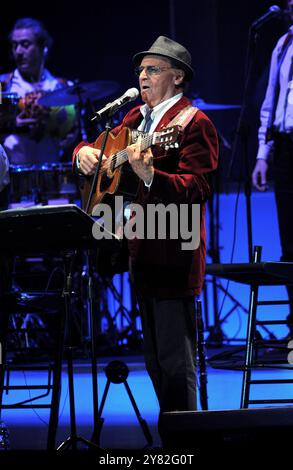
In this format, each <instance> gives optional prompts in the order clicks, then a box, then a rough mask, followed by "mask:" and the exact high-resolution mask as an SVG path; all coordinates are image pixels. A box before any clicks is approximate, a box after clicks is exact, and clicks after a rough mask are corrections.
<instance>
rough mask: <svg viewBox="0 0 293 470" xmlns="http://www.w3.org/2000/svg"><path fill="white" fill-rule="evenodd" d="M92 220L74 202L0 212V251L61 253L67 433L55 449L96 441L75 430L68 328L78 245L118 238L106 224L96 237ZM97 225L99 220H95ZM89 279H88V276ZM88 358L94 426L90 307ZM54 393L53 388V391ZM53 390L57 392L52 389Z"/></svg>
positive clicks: (85, 246) (115, 242) (115, 243)
mask: <svg viewBox="0 0 293 470" xmlns="http://www.w3.org/2000/svg"><path fill="white" fill-rule="evenodd" d="M94 224H99V222H97V221H95V219H94V218H92V217H91V216H89V215H87V214H86V213H85V212H84V211H82V210H81V209H80V208H79V207H78V206H76V205H75V204H66V205H60V206H40V207H38V206H37V207H33V208H27V209H10V210H7V211H3V212H0V233H1V242H2V243H1V246H0V251H1V250H2V251H5V253H10V254H12V255H15V254H16V253H17V254H31V253H36V252H40V251H41V252H46V253H48V252H49V253H50V252H51V253H56V251H58V252H60V251H61V252H62V253H63V256H64V269H65V276H64V289H63V294H62V295H63V298H64V312H65V321H64V328H65V330H64V331H65V332H66V339H67V342H68V344H67V367H68V387H69V404H70V436H69V437H68V438H67V439H66V440H65V441H64V442H62V443H61V445H60V446H59V447H58V448H57V450H65V449H67V448H70V447H71V448H72V450H77V443H78V442H82V443H83V444H85V445H87V446H89V447H91V448H93V449H96V450H98V449H99V448H100V447H99V442H93V441H89V440H87V439H85V438H83V437H81V436H78V435H77V432H76V417H75V402H74V381H73V359H72V343H71V341H72V332H71V315H70V306H71V302H70V300H71V280H72V270H73V263H74V256H75V253H76V251H77V250H79V249H90V248H93V247H97V246H99V247H101V245H103V246H106V245H107V249H108V248H109V244H112V245H113V248H114V247H115V248H117V246H118V245H119V243H120V242H119V239H118V238H117V237H116V236H115V235H114V234H113V233H111V232H109V231H108V230H107V229H106V228H104V229H103V230H104V232H105V235H107V239H105V238H104V239H102V240H96V239H95V238H94V237H93V234H92V229H93V226H94ZM99 225H100V226H101V224H99ZM90 282H92V281H91V280H90ZM91 329H92V331H91V356H92V357H91V361H92V384H93V409H94V426H96V423H97V422H98V420H99V415H98V385H97V364H96V328H95V319H94V315H93V311H91ZM61 367H62V354H61V355H60V356H59V357H58V366H57V374H60V377H61ZM53 393H54V392H53ZM55 393H59V392H58V390H55ZM53 419H54V420H55V421H54V424H55V426H56V427H57V425H58V410H54V418H53ZM48 440H49V444H48V447H49V448H51V450H52V449H54V447H55V435H54V436H51V438H50V436H49V438H48Z"/></svg>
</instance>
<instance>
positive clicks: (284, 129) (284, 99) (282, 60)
mask: <svg viewBox="0 0 293 470" xmlns="http://www.w3.org/2000/svg"><path fill="white" fill-rule="evenodd" d="M288 9H289V14H290V18H291V22H293V0H288ZM260 123H261V125H260V128H259V132H258V136H259V148H258V153H257V157H256V158H257V160H256V164H255V167H254V170H253V174H252V182H253V185H254V186H255V188H256V189H258V190H259V191H266V190H267V189H268V185H267V171H268V166H269V163H271V164H272V169H273V177H274V183H275V185H274V186H275V188H274V189H275V198H276V205H277V213H278V222H279V232H280V239H281V248H282V257H281V261H287V262H293V220H292V217H291V216H290V212H291V210H292V209H291V208H292V206H293V25H291V27H290V28H289V31H288V32H287V33H286V34H284V35H283V36H282V37H281V38H280V39H279V40H278V42H277V44H276V46H275V48H274V50H273V53H272V57H271V66H270V74H269V81H268V85H267V90H266V95H265V99H264V102H263V104H262V108H261V112H260ZM287 291H288V296H289V301H290V314H289V315H288V317H287V322H288V327H289V337H290V338H293V287H292V286H287Z"/></svg>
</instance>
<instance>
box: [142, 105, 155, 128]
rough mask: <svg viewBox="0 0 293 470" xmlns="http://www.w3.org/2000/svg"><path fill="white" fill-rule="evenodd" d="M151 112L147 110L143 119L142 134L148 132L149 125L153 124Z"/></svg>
mask: <svg viewBox="0 0 293 470" xmlns="http://www.w3.org/2000/svg"><path fill="white" fill-rule="evenodd" d="M152 112H153V110H152V109H149V110H148V111H147V113H146V115H145V117H144V126H143V130H142V132H149V130H150V128H151V125H152V123H153V119H152V118H151V114H152Z"/></svg>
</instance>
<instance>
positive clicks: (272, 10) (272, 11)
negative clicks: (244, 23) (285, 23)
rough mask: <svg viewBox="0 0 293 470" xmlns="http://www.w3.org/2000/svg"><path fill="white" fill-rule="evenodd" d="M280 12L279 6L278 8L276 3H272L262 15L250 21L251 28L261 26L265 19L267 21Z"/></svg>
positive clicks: (254, 28)
mask: <svg viewBox="0 0 293 470" xmlns="http://www.w3.org/2000/svg"><path fill="white" fill-rule="evenodd" d="M281 13H282V11H281V8H279V7H278V6H277V5H273V6H271V7H270V8H269V11H267V13H265V14H264V15H263V16H261V17H260V18H258V19H257V20H255V21H254V22H253V23H252V25H251V28H252V29H253V30H257V29H259V28H261V26H262V25H263V24H264V23H266V22H267V21H269V20H270V19H271V18H274V17H275V16H278V15H280V14H281Z"/></svg>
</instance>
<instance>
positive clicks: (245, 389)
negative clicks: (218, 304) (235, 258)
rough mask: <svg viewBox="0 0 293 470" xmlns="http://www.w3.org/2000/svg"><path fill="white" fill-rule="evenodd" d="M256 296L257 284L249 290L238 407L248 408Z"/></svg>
mask: <svg viewBox="0 0 293 470" xmlns="http://www.w3.org/2000/svg"><path fill="white" fill-rule="evenodd" d="M260 260H261V247H260V246H256V247H255V249H254V259H253V262H254V263H259V262H260ZM257 297H258V285H252V286H251V291H250V301H249V313H248V323H247V335H246V350H245V362H244V371H243V381H242V394H241V405H240V408H248V400H249V391H250V379H251V366H252V361H253V347H254V339H255V321H256V309H257Z"/></svg>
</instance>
